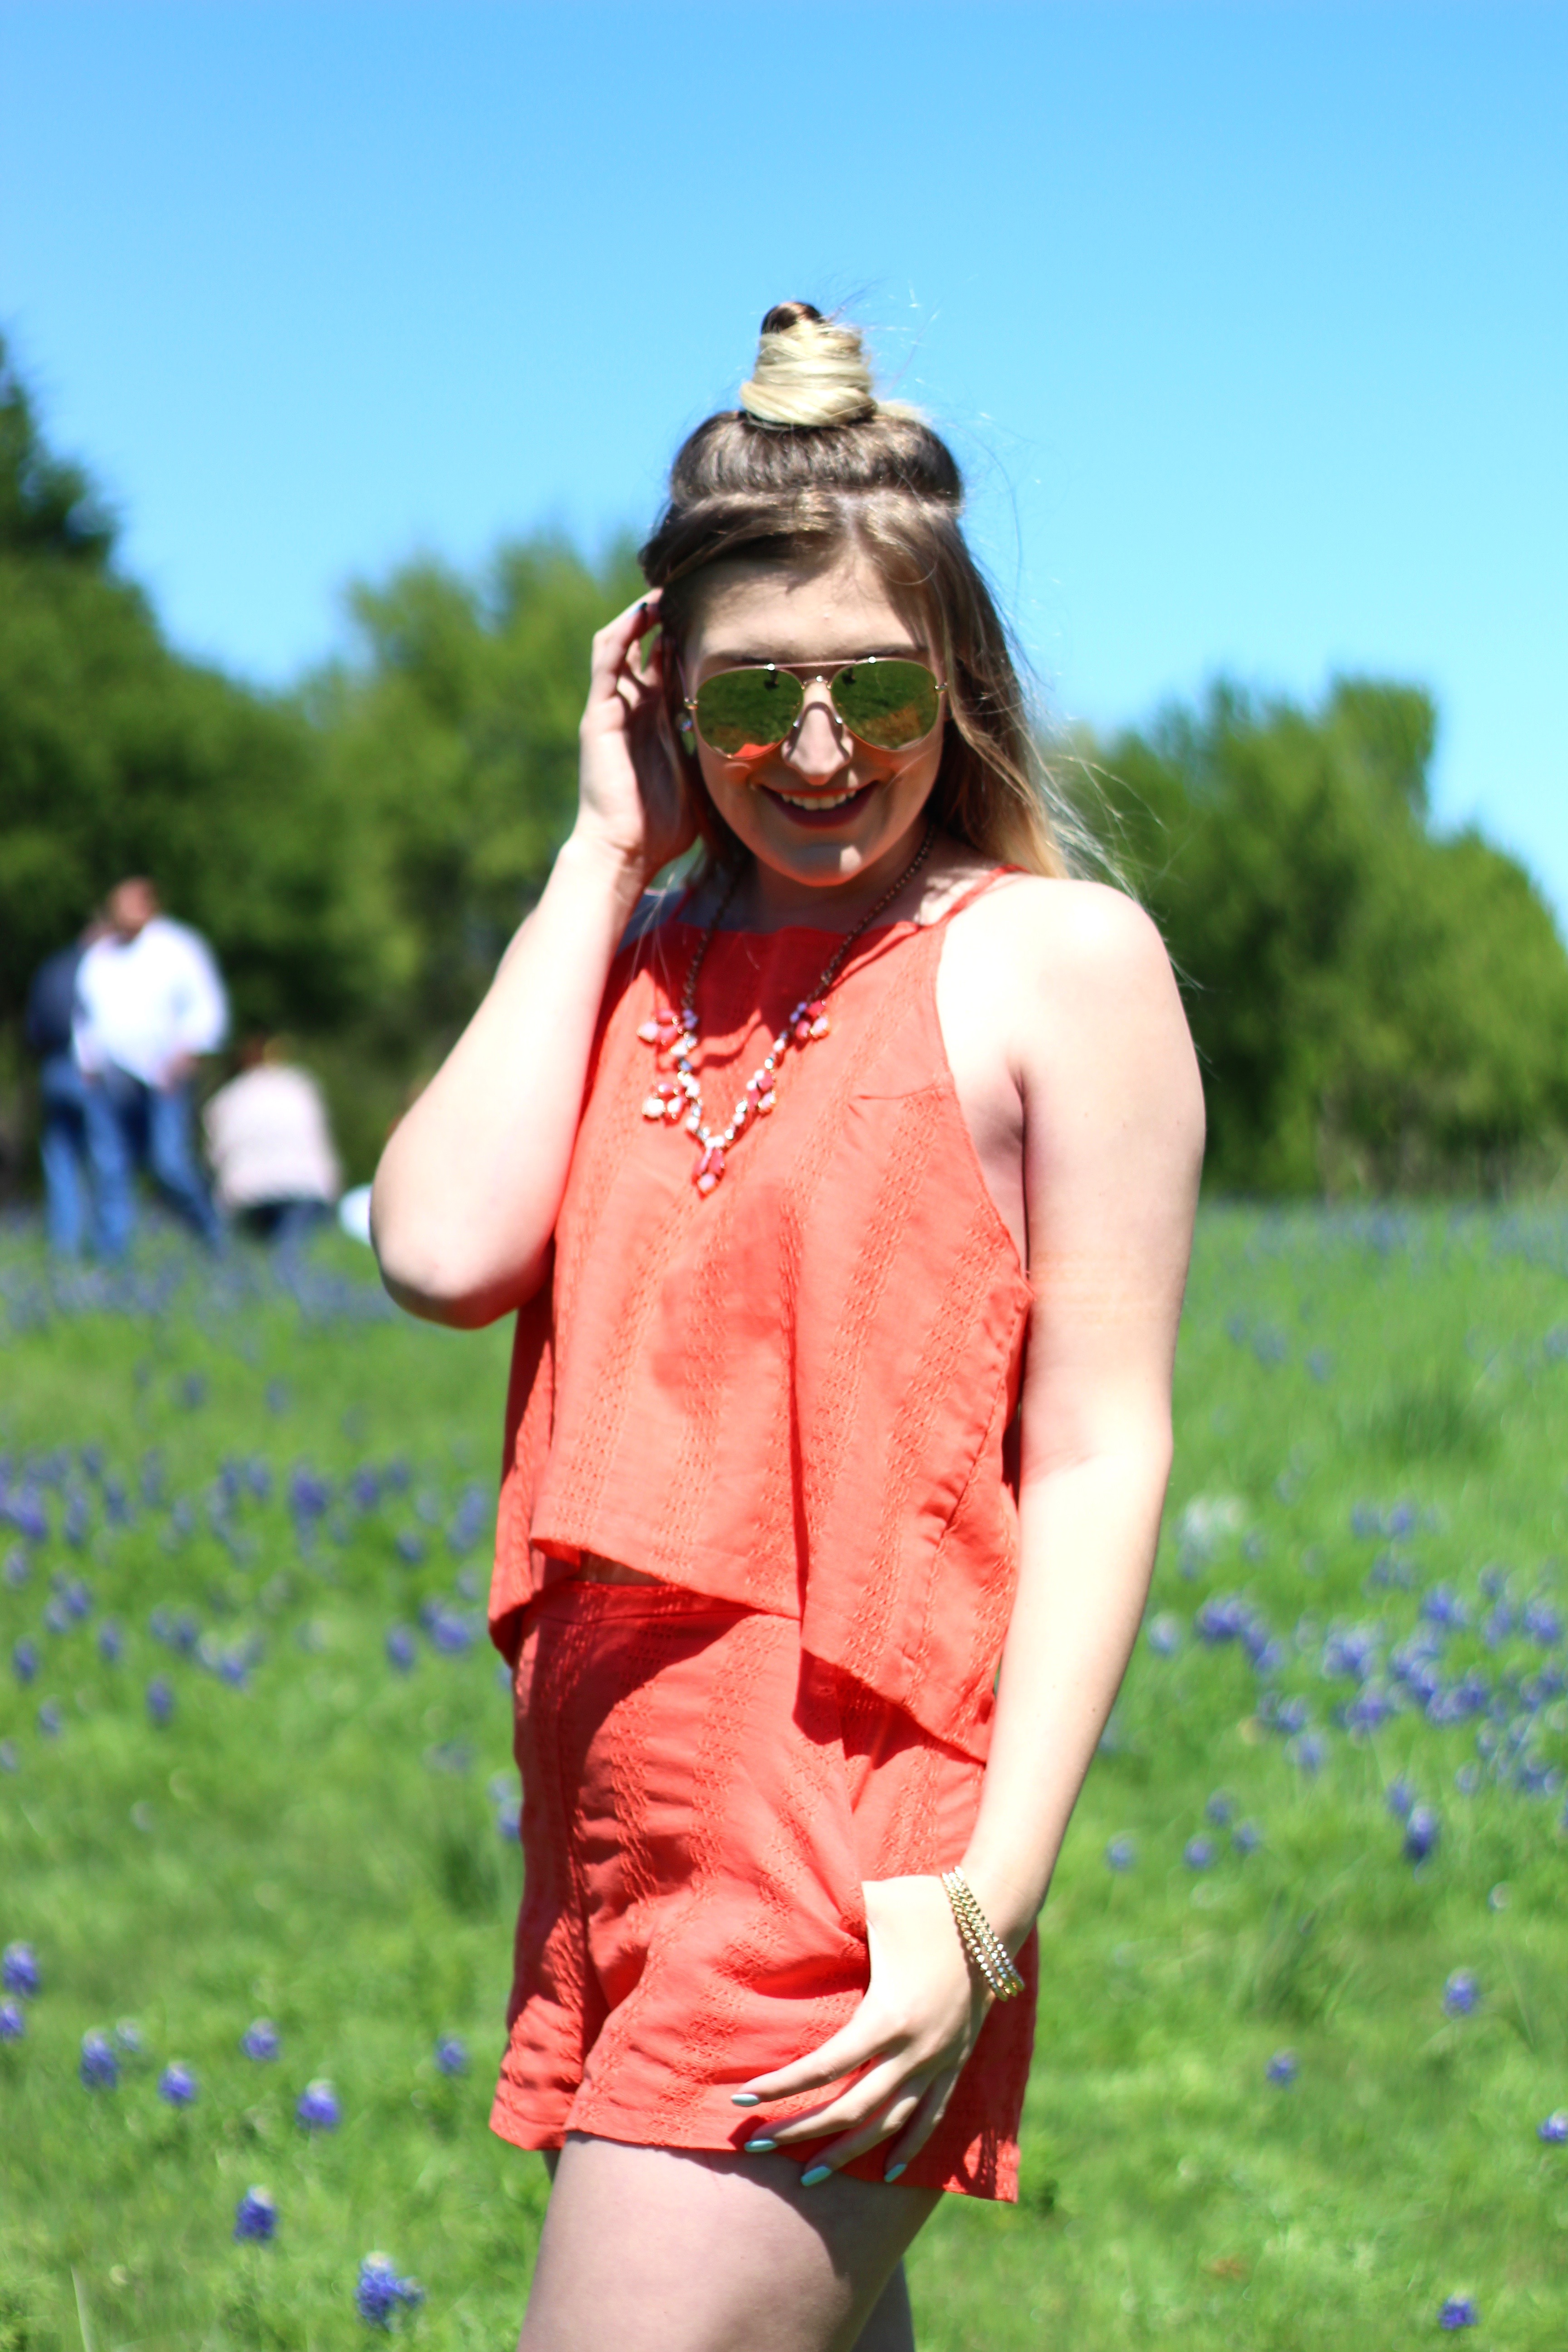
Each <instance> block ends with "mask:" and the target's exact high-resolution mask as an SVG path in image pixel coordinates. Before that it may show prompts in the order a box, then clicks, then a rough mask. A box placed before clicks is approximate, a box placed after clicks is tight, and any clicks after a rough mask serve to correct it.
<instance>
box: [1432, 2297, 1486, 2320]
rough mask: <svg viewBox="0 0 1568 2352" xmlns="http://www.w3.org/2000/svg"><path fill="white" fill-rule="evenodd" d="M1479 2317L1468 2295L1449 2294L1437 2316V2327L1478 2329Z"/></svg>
mask: <svg viewBox="0 0 1568 2352" xmlns="http://www.w3.org/2000/svg"><path fill="white" fill-rule="evenodd" d="M1480 2324H1481V2315H1480V2313H1479V2311H1478V2310H1477V2309H1476V2306H1475V2304H1474V2303H1473V2301H1472V2300H1471V2298H1470V2297H1469V2296H1468V2294H1451V2295H1450V2296H1449V2297H1448V2299H1447V2302H1446V2303H1445V2304H1444V2305H1443V2308H1442V2310H1441V2311H1440V2312H1439V2313H1438V2314H1437V2325H1438V2326H1439V2327H1479V2326H1480Z"/></svg>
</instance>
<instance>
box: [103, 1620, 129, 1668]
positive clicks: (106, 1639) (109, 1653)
mask: <svg viewBox="0 0 1568 2352" xmlns="http://www.w3.org/2000/svg"><path fill="white" fill-rule="evenodd" d="M98 1654H99V1656H100V1658H101V1659H102V1660H103V1663H104V1664H105V1665H106V1666H117V1665H118V1664H120V1661H121V1658H122V1657H123V1656H124V1655H125V1636H124V1634H123V1633H121V1630H120V1628H119V1626H118V1625H117V1624H116V1623H115V1622H114V1620H113V1618H112V1617H106V1618H105V1619H104V1621H103V1623H102V1624H101V1625H100V1627H99V1629H98Z"/></svg>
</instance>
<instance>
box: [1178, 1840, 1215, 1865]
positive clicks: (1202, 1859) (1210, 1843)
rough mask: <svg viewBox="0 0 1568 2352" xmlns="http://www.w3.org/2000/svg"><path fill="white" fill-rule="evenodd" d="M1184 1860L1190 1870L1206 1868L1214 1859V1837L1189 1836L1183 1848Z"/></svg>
mask: <svg viewBox="0 0 1568 2352" xmlns="http://www.w3.org/2000/svg"><path fill="white" fill-rule="evenodd" d="M1182 1860H1183V1861H1184V1863H1185V1864H1186V1865H1187V1868H1188V1869H1189V1870H1206V1869H1207V1868H1208V1866H1209V1864H1210V1863H1211V1862H1212V1861H1213V1860H1214V1840H1213V1838H1206V1837H1194V1838H1189V1839H1188V1840H1187V1842H1186V1844H1185V1845H1184V1847H1183V1848H1182Z"/></svg>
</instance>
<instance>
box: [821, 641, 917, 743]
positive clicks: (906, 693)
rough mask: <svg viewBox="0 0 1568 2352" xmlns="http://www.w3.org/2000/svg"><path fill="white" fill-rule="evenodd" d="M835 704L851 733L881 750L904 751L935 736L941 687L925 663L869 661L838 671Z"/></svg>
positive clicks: (834, 690) (834, 696)
mask: <svg viewBox="0 0 1568 2352" xmlns="http://www.w3.org/2000/svg"><path fill="white" fill-rule="evenodd" d="M833 701H834V707H835V709H837V712H838V716H839V717H840V719H843V721H844V724H845V725H846V727H847V728H848V730H849V731H850V733H851V734H852V735H858V737H859V738H860V740H861V741H862V742H863V743H874V744H876V746H877V748H878V749H879V751H902V749H903V747H904V745H905V744H906V743H918V742H919V741H920V740H921V736H922V735H929V734H930V733H931V729H932V728H933V727H934V726H935V725H936V722H937V717H938V714H939V712H940V710H941V708H942V689H941V688H940V687H939V686H938V685H937V682H936V679H935V678H934V677H932V675H931V671H930V670H929V669H927V667H926V666H925V664H924V663H923V662H908V661H864V662H857V663H856V664H855V666H854V667H853V668H850V669H841V670H840V671H839V673H838V675H837V677H836V678H835V679H834V681H833Z"/></svg>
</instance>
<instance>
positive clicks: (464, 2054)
mask: <svg viewBox="0 0 1568 2352" xmlns="http://www.w3.org/2000/svg"><path fill="white" fill-rule="evenodd" d="M436 2063H437V2067H438V2068H439V2070H440V2072H441V2073H442V2074H467V2073H468V2043H467V2042H462V2041H460V2040H459V2039H458V2035H457V2034H455V2033H444V2034H443V2035H442V2036H441V2039H440V2041H439V2042H437V2044H436Z"/></svg>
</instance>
